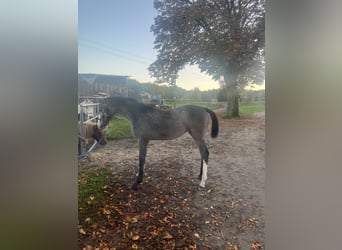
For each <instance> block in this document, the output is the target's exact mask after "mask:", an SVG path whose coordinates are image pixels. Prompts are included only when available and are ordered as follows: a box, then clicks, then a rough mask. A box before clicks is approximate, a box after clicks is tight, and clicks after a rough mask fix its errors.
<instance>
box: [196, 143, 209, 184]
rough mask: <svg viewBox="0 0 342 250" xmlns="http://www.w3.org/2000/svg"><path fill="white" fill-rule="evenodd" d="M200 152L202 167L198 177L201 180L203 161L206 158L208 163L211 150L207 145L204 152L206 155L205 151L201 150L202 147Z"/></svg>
mask: <svg viewBox="0 0 342 250" xmlns="http://www.w3.org/2000/svg"><path fill="white" fill-rule="evenodd" d="M200 153H201V168H200V174H199V175H198V179H199V180H201V179H202V174H203V161H204V160H205V161H206V163H207V165H208V161H209V151H208V148H207V147H206V146H205V152H204V157H203V156H202V155H203V153H202V152H201V148H200Z"/></svg>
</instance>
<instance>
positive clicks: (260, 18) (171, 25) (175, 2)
mask: <svg viewBox="0 0 342 250" xmlns="http://www.w3.org/2000/svg"><path fill="white" fill-rule="evenodd" d="M154 7H155V8H156V10H157V11H158V16H157V17H156V18H155V21H154V24H153V25H152V27H151V31H152V32H153V33H154V35H155V36H156V37H155V42H154V44H155V46H154V48H155V49H157V50H158V57H157V60H156V61H155V62H154V63H152V64H151V65H150V67H149V70H150V73H151V75H152V76H153V77H155V78H156V79H157V80H158V81H160V82H169V83H172V82H173V81H174V79H175V78H177V74H178V71H179V70H180V69H182V68H183V67H184V66H185V65H186V64H187V63H189V64H191V65H193V64H197V65H198V66H199V68H200V69H201V71H203V72H206V73H207V74H209V75H211V76H212V77H213V79H215V80H219V79H221V77H222V76H224V74H226V73H227V69H230V70H229V71H230V73H233V72H237V71H238V72H242V71H243V72H245V73H246V74H245V76H244V77H247V76H249V77H250V78H253V74H255V72H256V71H255V70H253V68H256V66H258V64H260V62H262V60H260V59H261V56H262V55H263V48H264V43H265V42H264V41H265V39H264V21H265V10H264V1H263V0H261V1H259V0H197V1H196V0H192V1H191V0H155V1H154Z"/></svg>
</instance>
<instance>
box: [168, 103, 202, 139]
mask: <svg viewBox="0 0 342 250" xmlns="http://www.w3.org/2000/svg"><path fill="white" fill-rule="evenodd" d="M174 112H176V113H178V115H179V116H180V118H181V119H182V122H183V123H184V125H185V126H186V128H187V130H188V132H189V133H190V134H191V135H198V136H203V134H204V132H205V128H206V127H207V124H208V113H207V111H206V110H205V109H204V108H202V107H199V106H195V105H185V106H181V107H179V108H176V109H175V111H174Z"/></svg>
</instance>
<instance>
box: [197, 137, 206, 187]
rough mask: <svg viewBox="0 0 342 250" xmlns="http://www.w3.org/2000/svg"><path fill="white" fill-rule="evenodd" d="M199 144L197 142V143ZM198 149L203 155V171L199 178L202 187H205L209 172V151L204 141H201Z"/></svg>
mask: <svg viewBox="0 0 342 250" xmlns="http://www.w3.org/2000/svg"><path fill="white" fill-rule="evenodd" d="M196 142H197V141H196ZM197 144H198V148H199V151H200V154H201V171H200V174H199V176H198V178H199V179H200V180H201V182H200V187H203V188H204V187H205V182H206V180H207V178H208V177H207V172H208V161H209V150H208V148H207V145H206V144H205V142H204V140H203V139H201V140H200V141H199V142H198V143H197Z"/></svg>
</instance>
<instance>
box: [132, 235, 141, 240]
mask: <svg viewBox="0 0 342 250" xmlns="http://www.w3.org/2000/svg"><path fill="white" fill-rule="evenodd" d="M139 238H140V237H139V235H133V237H132V240H134V241H135V240H139Z"/></svg>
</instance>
